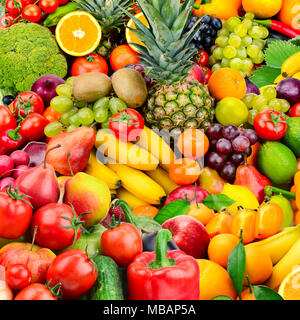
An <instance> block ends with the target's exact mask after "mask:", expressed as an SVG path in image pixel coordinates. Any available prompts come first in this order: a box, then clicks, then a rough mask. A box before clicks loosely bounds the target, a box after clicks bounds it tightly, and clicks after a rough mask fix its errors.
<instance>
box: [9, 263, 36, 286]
mask: <svg viewBox="0 0 300 320" xmlns="http://www.w3.org/2000/svg"><path fill="white" fill-rule="evenodd" d="M31 279H32V276H31V272H30V270H29V269H28V267H27V266H26V265H25V264H12V265H10V266H8V267H7V269H6V271H5V280H6V282H7V284H8V286H9V287H10V288H11V289H12V290H15V291H20V290H21V289H23V288H25V287H27V286H29V285H30V282H31Z"/></svg>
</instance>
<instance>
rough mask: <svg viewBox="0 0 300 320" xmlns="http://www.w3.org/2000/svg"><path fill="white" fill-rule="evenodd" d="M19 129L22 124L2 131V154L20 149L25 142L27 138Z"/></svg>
mask: <svg viewBox="0 0 300 320" xmlns="http://www.w3.org/2000/svg"><path fill="white" fill-rule="evenodd" d="M19 130H20V126H18V127H17V128H15V129H7V130H5V131H2V132H1V133H0V146H1V147H0V154H7V153H9V152H11V151H13V150H16V149H19V148H20V147H21V146H22V145H23V144H24V142H25V138H24V137H23V136H22V135H21V134H20V133H19Z"/></svg>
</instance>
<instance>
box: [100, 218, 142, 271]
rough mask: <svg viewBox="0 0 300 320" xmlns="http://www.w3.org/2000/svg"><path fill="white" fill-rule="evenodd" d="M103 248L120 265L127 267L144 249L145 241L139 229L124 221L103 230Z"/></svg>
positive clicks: (104, 252)
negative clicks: (143, 241)
mask: <svg viewBox="0 0 300 320" xmlns="http://www.w3.org/2000/svg"><path fill="white" fill-rule="evenodd" d="M101 248H102V252H103V254H104V255H105V256H109V257H111V258H112V259H114V260H115V262H116V263H117V264H118V266H120V267H123V268H125V267H127V266H128V265H129V264H130V263H131V261H132V260H133V259H134V258H135V256H136V255H138V254H139V253H141V252H142V251H143V243H142V238H141V235H140V233H139V231H138V229H137V228H136V227H135V226H133V225H132V224H130V223H127V222H124V223H121V224H120V225H119V226H118V227H115V228H113V229H109V230H106V231H104V232H103V234H102V237H101Z"/></svg>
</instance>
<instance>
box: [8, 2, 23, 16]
mask: <svg viewBox="0 0 300 320" xmlns="http://www.w3.org/2000/svg"><path fill="white" fill-rule="evenodd" d="M5 9H6V11H7V12H8V13H11V14H13V15H14V16H18V15H19V14H20V13H21V11H22V3H21V0H6V3H5Z"/></svg>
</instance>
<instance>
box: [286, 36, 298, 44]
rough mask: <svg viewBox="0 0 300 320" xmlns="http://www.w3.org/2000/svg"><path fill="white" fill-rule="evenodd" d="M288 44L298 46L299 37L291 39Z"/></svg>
mask: <svg viewBox="0 0 300 320" xmlns="http://www.w3.org/2000/svg"><path fill="white" fill-rule="evenodd" d="M288 42H290V43H292V44H294V45H296V46H300V36H298V37H296V38H293V39H291V40H289V41H288Z"/></svg>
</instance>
